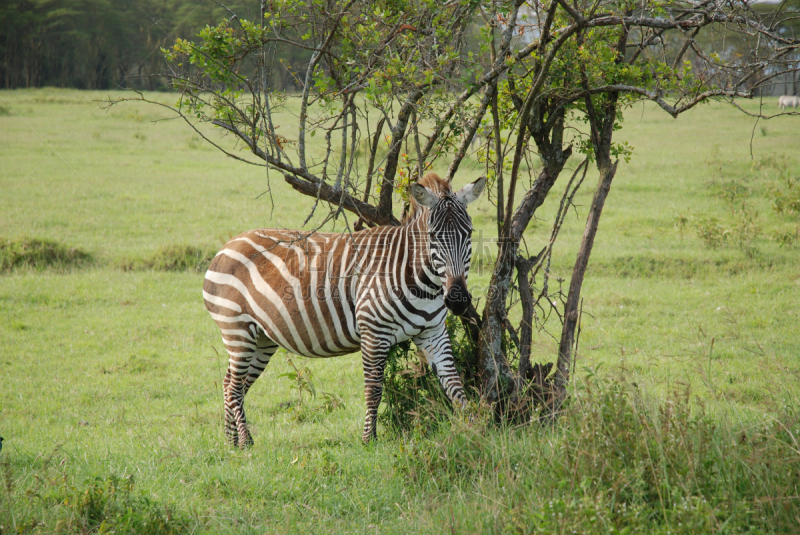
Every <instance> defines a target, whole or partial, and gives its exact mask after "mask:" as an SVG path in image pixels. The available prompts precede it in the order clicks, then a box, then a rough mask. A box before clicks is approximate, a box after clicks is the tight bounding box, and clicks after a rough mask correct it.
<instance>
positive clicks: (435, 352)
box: [414, 324, 467, 408]
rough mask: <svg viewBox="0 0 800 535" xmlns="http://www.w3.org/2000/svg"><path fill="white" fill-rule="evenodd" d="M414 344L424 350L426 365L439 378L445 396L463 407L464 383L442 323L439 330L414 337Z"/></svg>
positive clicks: (465, 399) (448, 336)
mask: <svg viewBox="0 0 800 535" xmlns="http://www.w3.org/2000/svg"><path fill="white" fill-rule="evenodd" d="M414 344H416V346H417V347H419V348H420V349H422V350H423V351H424V352H425V356H426V358H427V360H428V365H429V366H430V367H431V369H432V370H433V373H435V374H436V376H437V377H438V378H439V383H440V384H441V385H442V388H443V389H444V392H445V394H447V398H448V399H449V400H450V401H451V402H452V403H453V405H455V406H456V407H458V408H464V406H466V404H467V398H466V396H465V395H464V384H463V383H462V382H461V377H460V376H459V375H458V370H456V366H455V361H454V360H453V347H452V345H451V344H450V335H448V334H447V329H445V328H444V324H442V327H441V329H440V330H438V331H436V332H434V333H433V334H429V335H428V336H425V335H420V336H418V337H416V338H414Z"/></svg>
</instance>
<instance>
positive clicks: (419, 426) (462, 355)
mask: <svg viewBox="0 0 800 535" xmlns="http://www.w3.org/2000/svg"><path fill="white" fill-rule="evenodd" d="M446 326H447V332H448V333H449V335H450V340H451V344H452V347H453V361H454V362H455V366H456V370H458V373H459V376H461V377H462V378H464V381H465V388H467V390H472V391H473V392H474V391H475V390H476V389H477V386H478V385H477V378H475V377H474V371H473V372H472V373H467V372H468V371H472V370H471V369H473V370H474V367H475V364H474V362H473V363H470V357H471V356H472V350H471V347H470V346H471V342H470V341H469V337H468V335H467V333H466V330H465V329H464V326H463V324H462V323H461V321H460V320H459V319H458V318H456V317H454V316H453V315H448V317H447V320H446ZM470 377H472V382H471V383H470V382H469V379H470ZM472 397H474V394H473V396H472ZM381 406H382V410H381V412H380V413H379V415H378V419H379V421H380V422H381V423H382V424H383V425H384V426H386V428H388V429H389V430H390V431H391V432H393V433H408V432H411V433H413V434H414V435H421V436H424V435H426V434H428V433H430V432H432V431H434V430H436V429H438V428H439V426H440V425H441V424H443V423H444V422H445V421H447V420H448V419H449V417H450V416H451V415H452V413H453V407H452V404H451V403H450V400H448V399H447V396H446V395H445V394H444V391H443V390H442V387H441V386H440V384H439V379H438V378H437V377H436V374H434V373H433V371H432V370H431V369H430V366H428V363H427V359H426V357H425V354H424V352H422V351H420V350H419V349H412V344H411V343H410V342H404V343H402V344H397V345H396V346H394V347H392V349H391V350H390V351H389V356H388V357H387V359H386V369H385V371H384V387H383V398H382V401H381Z"/></svg>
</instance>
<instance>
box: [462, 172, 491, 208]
mask: <svg viewBox="0 0 800 535" xmlns="http://www.w3.org/2000/svg"><path fill="white" fill-rule="evenodd" d="M485 185H486V177H485V176H482V177H480V178H479V179H478V180H476V181H475V182H472V183H471V184H467V185H466V186H464V187H463V188H461V189H460V190H459V191H458V193H456V198H457V199H458V200H459V201H461V202H462V203H464V206H466V205H468V204H469V203H471V202H472V201H474V200H475V199H477V198H478V197H480V196H481V193H483V187H484V186H485Z"/></svg>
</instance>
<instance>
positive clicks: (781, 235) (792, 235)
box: [775, 225, 800, 248]
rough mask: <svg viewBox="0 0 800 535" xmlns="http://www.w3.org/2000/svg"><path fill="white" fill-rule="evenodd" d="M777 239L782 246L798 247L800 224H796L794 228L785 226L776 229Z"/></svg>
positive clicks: (799, 243) (799, 242)
mask: <svg viewBox="0 0 800 535" xmlns="http://www.w3.org/2000/svg"><path fill="white" fill-rule="evenodd" d="M775 241H777V242H778V243H779V244H780V246H781V247H786V248H792V247H797V246H798V245H800V225H795V227H794V228H791V227H784V228H782V229H779V230H777V231H775Z"/></svg>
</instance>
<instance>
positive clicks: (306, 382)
mask: <svg viewBox="0 0 800 535" xmlns="http://www.w3.org/2000/svg"><path fill="white" fill-rule="evenodd" d="M286 362H287V364H289V366H290V367H291V371H289V372H286V373H282V374H280V375H279V376H278V378H281V379H286V380H288V381H289V382H291V383H292V387H293V388H292V389H293V390H296V391H297V402H296V403H292V402H288V403H285V404H284V403H282V404H281V405H282V406H285V407H286V408H289V407H293V408H294V418H295V420H296V421H298V422H304V421H306V420H308V419H310V418H312V417H313V416H316V415H317V414H318V413H320V412H322V413H330V412H333V411H335V410H339V409H344V408H346V406H345V404H344V401H342V398H340V397H339V396H337V395H336V394H332V393H329V392H320V395H321V397H322V403H321V404H320V405H317V406H313V405H311V404H310V403H305V402H304V400H303V398H304V396H306V395H308V398H309V402H310V401H312V400H316V398H317V389H316V387H315V386H314V381H313V378H314V374H313V373H312V372H311V370H310V369H309V368H308V367H307V366H305V365H302V366H300V367H297V366H296V365H295V363H294V361H293V360H292V358H291V357H286Z"/></svg>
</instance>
